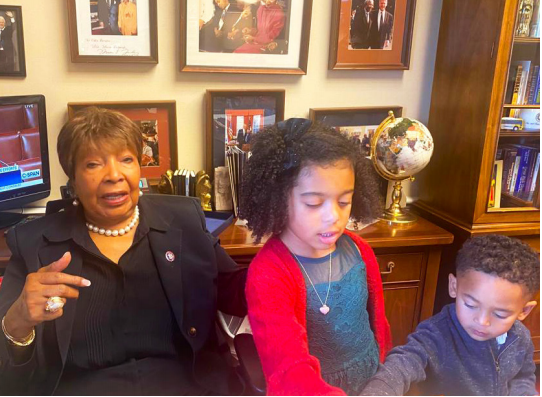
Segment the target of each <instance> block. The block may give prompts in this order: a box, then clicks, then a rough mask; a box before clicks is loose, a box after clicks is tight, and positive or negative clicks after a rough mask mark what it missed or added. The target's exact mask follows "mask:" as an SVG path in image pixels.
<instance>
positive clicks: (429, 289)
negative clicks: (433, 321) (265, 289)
mask: <svg viewBox="0 0 542 397" xmlns="http://www.w3.org/2000/svg"><path fill="white" fill-rule="evenodd" d="M358 234H359V235H360V236H361V237H363V238H364V239H365V240H366V241H367V242H368V243H369V244H370V245H371V247H372V248H373V250H374V251H375V254H376V258H377V260H378V264H379V265H380V272H381V274H382V281H383V284H384V300H385V304H386V316H387V317H388V320H389V322H390V325H391V330H392V336H393V344H394V345H398V344H403V343H405V342H406V337H407V336H408V334H410V333H411V332H412V331H414V329H415V328H416V326H417V325H418V323H419V322H420V321H422V320H425V319H426V318H428V317H431V316H432V315H433V304H434V300H435V292H436V287H437V276H438V271H439V265H440V255H441V251H442V246H444V245H448V244H451V243H452V242H453V235H452V234H451V233H449V232H447V231H446V230H444V229H441V228H440V227H438V226H436V225H434V224H432V223H431V222H429V221H427V220H425V219H423V218H420V219H419V220H418V222H416V223H414V224H412V225H410V226H389V225H388V224H387V223H385V222H377V223H375V224H373V225H371V226H369V227H367V228H365V229H363V230H361V231H360V232H358ZM220 243H221V245H222V247H224V249H225V250H226V252H227V253H228V254H229V255H230V256H231V257H232V258H233V259H234V260H235V261H236V262H237V263H238V264H239V265H240V266H248V265H249V264H250V262H251V260H252V258H253V257H254V255H256V253H257V252H258V251H259V249H260V248H261V247H262V246H263V243H261V244H257V245H256V244H254V240H253V239H252V237H251V235H250V232H249V231H248V230H247V229H246V228H245V227H240V226H235V225H230V226H229V227H228V228H227V229H226V230H224V231H223V232H222V233H221V234H220ZM391 264H393V266H391Z"/></svg>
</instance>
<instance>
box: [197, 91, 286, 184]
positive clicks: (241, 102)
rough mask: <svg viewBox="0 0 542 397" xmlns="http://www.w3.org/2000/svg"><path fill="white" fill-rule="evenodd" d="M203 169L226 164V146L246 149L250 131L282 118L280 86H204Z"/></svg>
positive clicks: (248, 145) (282, 98)
mask: <svg viewBox="0 0 542 397" xmlns="http://www.w3.org/2000/svg"><path fill="white" fill-rule="evenodd" d="M206 95H207V97H206V107H207V114H206V130H207V132H206V146H207V153H206V171H207V173H208V174H209V175H211V176H212V175H213V174H214V169H215V168H216V167H220V166H224V165H226V161H225V157H226V149H227V147H228V146H237V147H238V148H239V149H241V150H242V151H244V152H247V153H248V152H249V151H250V141H251V139H252V137H253V135H255V134H257V133H258V131H261V130H262V129H263V128H265V127H269V126H271V125H273V124H275V123H277V122H279V121H282V120H284V99H285V91H284V90H235V91H223V90H207V94H206Z"/></svg>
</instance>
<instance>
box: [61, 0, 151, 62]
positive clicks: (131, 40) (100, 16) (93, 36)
mask: <svg viewBox="0 0 542 397" xmlns="http://www.w3.org/2000/svg"><path fill="white" fill-rule="evenodd" d="M67 2H68V25H69V35H70V51H71V60H72V62H76V63H77V62H82V63H87V62H100V63H102V62H103V63H158V29H157V10H156V0H67Z"/></svg>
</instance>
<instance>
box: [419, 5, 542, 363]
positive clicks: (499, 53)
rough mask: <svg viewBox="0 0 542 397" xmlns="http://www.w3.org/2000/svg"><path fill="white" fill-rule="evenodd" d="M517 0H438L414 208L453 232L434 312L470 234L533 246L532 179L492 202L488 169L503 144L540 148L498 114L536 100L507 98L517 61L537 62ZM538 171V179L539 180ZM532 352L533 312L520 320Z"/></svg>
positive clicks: (536, 136) (536, 226)
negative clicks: (423, 161)
mask: <svg viewBox="0 0 542 397" xmlns="http://www.w3.org/2000/svg"><path fill="white" fill-rule="evenodd" d="M521 2H522V0H477V1H475V2H472V1H469V2H467V1H463V0H444V2H443V6H442V14H441V23H440V31H439V41H438V47H437V57H436V63H435V75H434V78H433V92H432V97H431V108H430V114H429V122H428V128H429V130H430V131H431V134H432V135H433V138H434V144H435V150H434V154H433V157H432V159H431V162H430V163H429V165H428V166H427V167H426V169H425V170H424V171H422V172H421V173H419V174H418V175H417V180H416V184H417V189H418V191H419V193H418V200H417V201H416V202H415V203H414V207H415V208H416V211H417V212H418V213H420V214H422V216H424V217H425V218H426V219H429V220H430V221H432V222H434V223H436V224H437V225H439V226H441V227H443V228H445V229H446V230H448V231H450V232H451V233H453V234H454V243H453V244H452V245H450V246H447V247H445V248H444V249H443V253H442V262H441V267H440V273H439V276H438V282H437V297H436V301H435V308H434V309H435V312H436V311H439V310H440V309H441V308H442V306H443V305H445V304H446V303H448V302H450V298H449V297H448V290H447V283H448V274H449V273H451V272H454V261H455V256H456V253H457V251H458V249H459V248H460V247H461V245H462V244H463V243H464V242H465V241H466V240H467V239H468V238H469V237H471V236H474V235H479V234H488V233H500V234H505V235H509V236H513V237H517V238H520V239H522V240H524V241H525V242H527V243H529V244H530V245H531V246H532V247H533V248H535V250H537V251H539V247H540V209H539V207H540V205H539V200H538V203H537V198H536V197H537V196H539V190H540V187H539V183H538V184H536V183H535V185H536V186H535V189H534V191H533V192H532V193H533V194H531V195H530V198H529V199H526V198H525V196H522V195H521V194H520V192H519V191H517V192H506V189H505V186H504V183H505V182H506V181H505V180H502V179H501V180H500V183H501V186H500V188H501V189H500V190H501V194H500V195H498V198H500V205H494V204H493V203H492V200H494V198H495V192H496V190H495V187H496V185H497V182H499V181H498V180H497V181H496V178H494V177H493V171H494V168H495V164H496V159H497V160H498V159H499V158H498V156H499V155H502V149H501V151H500V152H499V148H502V147H503V146H515V147H518V146H527V147H532V148H534V149H533V152H534V153H535V154H536V153H537V152H538V153H539V151H540V131H539V130H538V131H527V130H520V131H506V130H504V129H501V118H502V117H508V116H511V115H514V114H515V113H516V110H517V111H518V112H519V111H521V110H526V109H537V108H539V105H532V104H516V103H511V102H512V99H511V97H512V95H511V92H510V90H511V89H512V90H513V89H514V81H511V79H512V78H514V77H515V74H516V71H517V66H516V64H517V63H518V62H520V61H523V60H527V61H529V62H530V65H532V66H533V67H534V66H537V65H538V66H539V64H540V60H539V57H540V38H522V37H517V35H518V33H517V26H516V22H517V15H518V7H519V6H520V3H521ZM539 178H540V172H539V173H538V176H537V178H536V179H535V181H536V180H538V181H539ZM525 323H526V324H527V326H528V327H529V328H530V330H531V333H532V335H533V342H534V343H535V349H536V351H537V352H536V355H537V357H536V358H537V359H538V356H539V350H540V349H539V346H540V345H539V335H540V325H539V324H540V315H539V311H538V310H537V311H535V312H534V313H532V314H531V315H530V316H529V317H528V319H527V320H526V321H525Z"/></svg>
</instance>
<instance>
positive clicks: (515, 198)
mask: <svg viewBox="0 0 542 397" xmlns="http://www.w3.org/2000/svg"><path fill="white" fill-rule="evenodd" d="M533 194H534V193H516V194H510V193H504V192H503V193H501V198H502V200H504V203H505V204H507V206H510V207H533V200H532V197H533ZM529 196H531V200H529ZM502 204H503V203H501V208H502V207H503V205H502Z"/></svg>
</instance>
